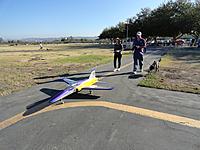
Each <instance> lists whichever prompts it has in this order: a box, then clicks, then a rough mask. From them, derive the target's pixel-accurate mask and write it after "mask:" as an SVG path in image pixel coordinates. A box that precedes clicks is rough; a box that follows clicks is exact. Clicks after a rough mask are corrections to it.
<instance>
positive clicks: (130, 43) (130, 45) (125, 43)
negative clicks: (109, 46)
mask: <svg viewBox="0 0 200 150" xmlns="http://www.w3.org/2000/svg"><path fill="white" fill-rule="evenodd" d="M122 45H123V48H124V49H125V50H129V49H132V48H133V40H131V39H128V40H124V41H123V43H122Z"/></svg>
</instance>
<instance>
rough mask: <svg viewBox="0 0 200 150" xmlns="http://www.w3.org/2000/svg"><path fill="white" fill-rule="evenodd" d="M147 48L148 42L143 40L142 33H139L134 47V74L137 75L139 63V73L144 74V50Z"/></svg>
mask: <svg viewBox="0 0 200 150" xmlns="http://www.w3.org/2000/svg"><path fill="white" fill-rule="evenodd" d="M145 47H146V41H145V39H143V38H142V32H140V31H138V32H137V34H136V38H135V40H134V46H133V50H134V53H133V60H134V65H133V74H136V73H137V67H138V62H139V69H140V70H139V72H143V55H144V48H145Z"/></svg>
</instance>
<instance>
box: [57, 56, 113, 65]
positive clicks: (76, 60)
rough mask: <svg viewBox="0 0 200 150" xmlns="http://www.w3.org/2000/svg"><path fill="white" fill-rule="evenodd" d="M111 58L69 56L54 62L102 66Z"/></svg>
mask: <svg viewBox="0 0 200 150" xmlns="http://www.w3.org/2000/svg"><path fill="white" fill-rule="evenodd" d="M111 59H112V57H110V56H101V55H81V56H69V57H66V58H60V59H57V60H55V63H56V62H57V63H59V64H65V63H93V64H103V63H108V62H109V61H110V60H111Z"/></svg>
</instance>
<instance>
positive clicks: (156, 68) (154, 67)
mask: <svg viewBox="0 0 200 150" xmlns="http://www.w3.org/2000/svg"><path fill="white" fill-rule="evenodd" d="M160 61H161V59H159V61H155V60H154V61H153V63H152V64H151V65H150V66H149V70H148V72H149V73H150V72H153V71H155V72H158V71H159V67H160V66H159V63H160Z"/></svg>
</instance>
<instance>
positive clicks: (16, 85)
mask: <svg viewBox="0 0 200 150" xmlns="http://www.w3.org/2000/svg"><path fill="white" fill-rule="evenodd" d="M43 46H44V48H43V49H42V50H41V49H39V45H17V46H9V45H0V95H7V94H10V93H11V92H14V91H18V90H22V89H25V88H27V87H30V86H33V85H35V84H36V83H39V82H43V81H45V80H47V79H45V78H43V77H45V76H49V77H59V76H62V75H65V74H69V73H76V72H80V71H82V70H84V69H87V68H92V67H94V66H97V65H100V64H104V63H108V62H110V61H111V60H112V48H107V47H106V46H99V45H97V44H92V45H90V44H46V45H43Z"/></svg>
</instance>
